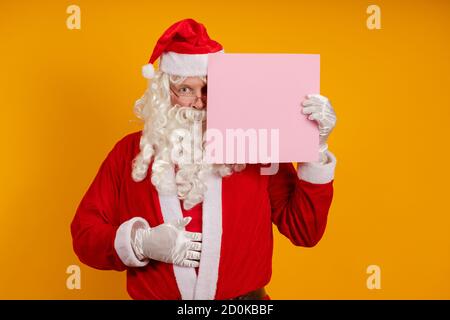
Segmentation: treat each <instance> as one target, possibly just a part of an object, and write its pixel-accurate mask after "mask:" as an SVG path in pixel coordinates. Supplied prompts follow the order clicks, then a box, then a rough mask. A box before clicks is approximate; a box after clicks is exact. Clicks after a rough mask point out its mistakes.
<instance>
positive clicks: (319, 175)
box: [297, 150, 336, 184]
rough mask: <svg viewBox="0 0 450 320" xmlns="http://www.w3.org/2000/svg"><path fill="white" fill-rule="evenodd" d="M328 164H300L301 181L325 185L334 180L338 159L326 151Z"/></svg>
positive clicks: (298, 172)
mask: <svg viewBox="0 0 450 320" xmlns="http://www.w3.org/2000/svg"><path fill="white" fill-rule="evenodd" d="M325 154H326V156H327V158H328V159H327V162H326V163H325V164H320V163H318V162H303V163H299V165H298V169H297V174H298V177H299V178H300V179H301V180H304V181H307V182H310V183H316V184H325V183H328V182H330V181H332V180H333V179H334V170H335V168H336V157H335V156H334V155H333V154H332V153H331V152H330V151H328V150H327V151H325Z"/></svg>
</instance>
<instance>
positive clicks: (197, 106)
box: [192, 96, 206, 110]
mask: <svg viewBox="0 0 450 320" xmlns="http://www.w3.org/2000/svg"><path fill="white" fill-rule="evenodd" d="M192 107H193V108H195V109H199V110H201V109H203V108H206V102H203V99H202V97H201V96H200V97H196V99H195V101H194V102H193V103H192Z"/></svg>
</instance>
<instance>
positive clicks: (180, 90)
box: [178, 87, 192, 94]
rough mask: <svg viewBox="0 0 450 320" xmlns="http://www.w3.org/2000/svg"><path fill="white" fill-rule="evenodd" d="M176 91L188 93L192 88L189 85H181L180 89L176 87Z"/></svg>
mask: <svg viewBox="0 0 450 320" xmlns="http://www.w3.org/2000/svg"><path fill="white" fill-rule="evenodd" d="M178 92H180V93H183V94H190V93H191V92H192V89H191V88H189V87H181V88H180V89H178Z"/></svg>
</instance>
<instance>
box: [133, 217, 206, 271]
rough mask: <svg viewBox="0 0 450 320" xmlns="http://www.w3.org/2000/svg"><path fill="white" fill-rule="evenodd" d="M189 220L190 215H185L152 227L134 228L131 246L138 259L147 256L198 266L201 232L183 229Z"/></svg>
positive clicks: (181, 264)
mask: <svg viewBox="0 0 450 320" xmlns="http://www.w3.org/2000/svg"><path fill="white" fill-rule="evenodd" d="M191 220H192V218H191V217H186V218H181V219H178V220H175V221H171V222H167V223H163V224H160V225H159V226H156V227H154V228H147V229H143V228H140V229H138V230H136V232H135V236H134V240H133V241H132V247H133V250H134V252H135V254H136V256H137V257H138V259H139V260H144V259H145V258H149V259H154V260H158V261H162V262H166V263H173V264H176V265H179V266H182V267H198V266H199V265H200V262H199V260H200V251H201V249H202V244H201V242H199V241H201V240H202V234H201V233H198V232H188V231H185V230H184V227H185V226H187V225H188V224H189V222H191ZM196 241H197V242H196Z"/></svg>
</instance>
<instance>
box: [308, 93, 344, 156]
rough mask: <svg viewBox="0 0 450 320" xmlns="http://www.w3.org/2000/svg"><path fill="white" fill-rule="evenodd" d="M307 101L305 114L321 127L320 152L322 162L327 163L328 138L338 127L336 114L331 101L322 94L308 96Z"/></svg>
mask: <svg viewBox="0 0 450 320" xmlns="http://www.w3.org/2000/svg"><path fill="white" fill-rule="evenodd" d="M306 97H307V99H306V100H305V101H303V103H302V105H303V106H304V108H303V110H302V112H303V114H306V115H309V117H308V119H309V120H316V121H317V123H318V125H319V152H320V159H321V160H320V162H321V163H325V162H326V160H327V156H326V155H325V151H326V150H327V149H328V144H327V140H328V137H329V135H330V133H331V131H332V130H333V128H334V127H335V126H336V113H335V112H334V109H333V107H332V106H331V103H330V100H328V98H326V97H324V96H322V95H320V94H308V95H306Z"/></svg>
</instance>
